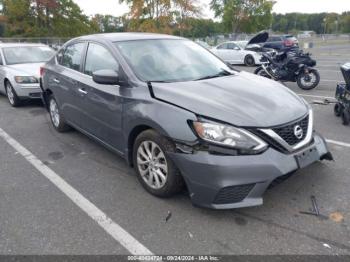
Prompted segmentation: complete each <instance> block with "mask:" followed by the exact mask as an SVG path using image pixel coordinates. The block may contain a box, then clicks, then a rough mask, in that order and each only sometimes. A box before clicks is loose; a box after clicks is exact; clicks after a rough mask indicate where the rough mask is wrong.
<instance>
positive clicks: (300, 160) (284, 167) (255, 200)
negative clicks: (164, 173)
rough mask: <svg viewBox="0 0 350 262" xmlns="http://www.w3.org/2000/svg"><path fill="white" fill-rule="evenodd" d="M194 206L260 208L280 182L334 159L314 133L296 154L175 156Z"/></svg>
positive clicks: (323, 142)
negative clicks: (271, 185)
mask: <svg viewBox="0 0 350 262" xmlns="http://www.w3.org/2000/svg"><path fill="white" fill-rule="evenodd" d="M171 157H172V159H173V161H174V162H175V163H176V165H177V167H178V168H179V169H180V171H181V173H182V175H183V177H184V179H185V181H186V184H187V187H188V190H189V193H190V197H191V200H192V202H193V204H194V205H197V206H201V207H207V208H214V209H230V208H240V207H248V206H257V205H261V204H262V203H263V198H262V196H263V194H264V192H265V191H266V189H267V188H268V187H269V185H270V184H271V183H272V182H273V181H274V180H276V179H279V178H283V177H284V176H288V175H289V174H291V173H293V172H295V171H297V170H298V169H301V168H304V167H306V166H308V165H311V164H313V163H314V162H317V161H319V160H323V159H328V160H332V159H333V158H332V155H331V153H330V152H329V150H328V147H327V144H326V142H325V140H324V139H323V137H322V136H321V135H319V134H316V133H315V134H314V136H313V140H312V142H311V143H310V144H309V145H307V146H305V147H303V148H302V149H300V150H298V151H297V152H293V153H292V154H285V153H281V152H279V151H278V150H276V149H274V148H271V147H270V148H269V149H268V150H267V151H265V152H264V153H262V154H259V155H238V156H233V155H219V154H212V153H209V152H208V151H204V150H203V151H194V152H192V153H189V152H187V153H185V152H182V153H172V154H171Z"/></svg>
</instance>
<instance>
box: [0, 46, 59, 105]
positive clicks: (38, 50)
mask: <svg viewBox="0 0 350 262" xmlns="http://www.w3.org/2000/svg"><path fill="white" fill-rule="evenodd" d="M54 54H55V52H54V51H53V50H52V49H51V48H50V47H48V46H46V45H42V44H27V43H1V44H0V93H2V94H4V95H6V96H7V98H8V101H9V103H10V105H11V106H14V107H16V106H19V105H20V104H21V102H22V101H23V100H27V99H40V98H41V89H40V85H39V77H40V67H41V66H42V65H43V64H44V63H46V62H47V61H49V60H50V58H51V57H52V56H53V55H54Z"/></svg>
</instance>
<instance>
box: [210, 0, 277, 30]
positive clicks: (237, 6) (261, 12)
mask: <svg viewBox="0 0 350 262" xmlns="http://www.w3.org/2000/svg"><path fill="white" fill-rule="evenodd" d="M273 5H274V2H273V1H270V0H212V1H211V3H210V7H211V9H212V10H213V11H214V13H215V16H216V17H220V18H222V21H223V23H224V26H225V28H226V29H227V30H230V31H231V32H233V33H240V32H245V33H254V32H257V31H260V30H263V29H266V28H268V27H269V26H270V24H271V21H272V13H271V11H272V7H273Z"/></svg>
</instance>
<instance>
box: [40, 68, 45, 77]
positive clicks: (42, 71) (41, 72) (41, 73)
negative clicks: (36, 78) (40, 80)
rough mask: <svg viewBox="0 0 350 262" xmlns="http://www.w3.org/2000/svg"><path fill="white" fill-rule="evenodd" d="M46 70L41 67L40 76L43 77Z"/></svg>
mask: <svg viewBox="0 0 350 262" xmlns="http://www.w3.org/2000/svg"><path fill="white" fill-rule="evenodd" d="M44 72H45V69H44V68H43V67H40V77H43V75H44Z"/></svg>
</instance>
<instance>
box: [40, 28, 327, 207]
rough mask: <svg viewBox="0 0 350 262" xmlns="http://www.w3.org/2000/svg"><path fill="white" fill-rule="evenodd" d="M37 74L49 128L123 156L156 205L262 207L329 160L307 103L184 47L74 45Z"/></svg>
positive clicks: (118, 38)
mask: <svg viewBox="0 0 350 262" xmlns="http://www.w3.org/2000/svg"><path fill="white" fill-rule="evenodd" d="M42 73H43V74H42V88H43V101H44V103H45V104H46V105H47V108H48V111H49V113H50V117H51V121H52V124H53V126H54V128H55V129H56V130H57V131H59V132H64V131H67V130H68V129H69V128H70V127H73V128H75V129H77V130H79V131H81V132H82V133H84V134H86V135H88V136H89V137H91V138H93V139H95V140H96V141H98V142H100V143H101V144H103V145H104V146H106V147H107V148H109V149H111V150H112V151H114V152H116V153H117V154H119V155H121V156H122V157H124V158H125V159H126V161H127V162H128V163H129V164H130V165H131V166H133V167H134V168H135V171H136V174H137V178H138V179H139V181H140V183H141V184H142V186H143V187H144V188H145V189H146V190H147V191H148V192H150V193H151V194H153V195H155V196H158V197H170V196H172V195H173V194H175V193H177V192H179V191H180V190H181V189H182V188H183V187H184V185H186V186H187V188H188V191H189V195H190V197H191V200H192V202H193V203H194V204H195V205H199V206H203V207H209V208H217V209H223V208H237V207H246V206H254V205H260V204H262V203H263V200H262V195H263V193H264V192H265V190H266V189H267V188H268V187H269V185H271V184H272V183H274V181H276V180H280V179H281V178H284V177H286V176H289V175H290V174H292V173H293V172H295V171H297V170H299V169H301V168H304V167H306V166H309V165H311V164H313V163H315V162H317V161H319V160H323V159H332V155H331V154H330V153H329V151H328V149H327V145H326V142H325V140H324V139H323V138H322V136H321V135H320V134H318V133H316V132H315V131H314V124H313V121H314V120H313V111H312V109H311V107H310V105H308V104H307V102H306V101H305V100H303V99H302V98H300V97H299V96H297V95H296V94H295V93H293V92H292V91H290V90H289V89H287V88H286V87H284V86H283V85H281V84H279V83H277V82H275V81H271V80H269V79H266V78H262V77H260V76H256V75H253V74H250V73H247V72H238V71H236V70H234V69H233V68H231V67H229V66H228V65H226V64H225V63H224V62H223V61H222V60H220V59H219V58H217V57H216V56H214V55H213V54H212V53H210V52H209V51H208V50H206V49H205V48H203V47H201V46H199V45H198V44H195V43H193V42H192V41H189V40H187V39H183V38H179V37H174V36H168V35H158V34H142V33H114V34H101V35H90V36H84V37H79V38H76V39H73V40H71V41H70V42H68V43H66V44H65V45H64V47H63V48H62V49H61V50H60V51H59V52H58V54H57V55H56V56H55V57H54V58H52V59H51V60H50V61H49V62H48V63H47V64H46V65H45V66H44V68H43V70H42Z"/></svg>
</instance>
